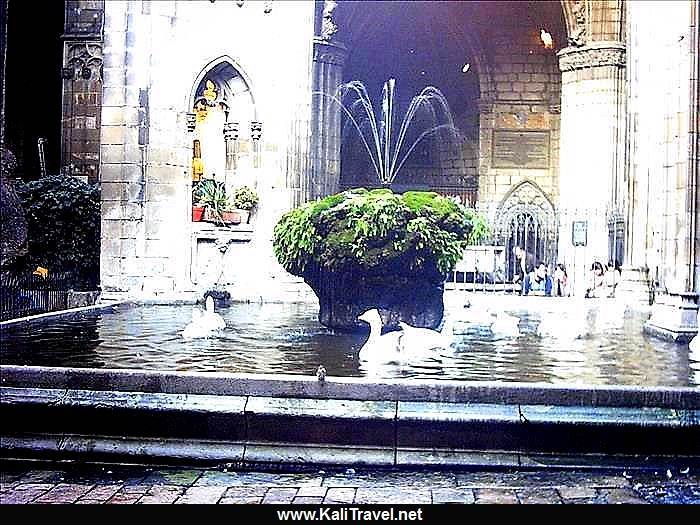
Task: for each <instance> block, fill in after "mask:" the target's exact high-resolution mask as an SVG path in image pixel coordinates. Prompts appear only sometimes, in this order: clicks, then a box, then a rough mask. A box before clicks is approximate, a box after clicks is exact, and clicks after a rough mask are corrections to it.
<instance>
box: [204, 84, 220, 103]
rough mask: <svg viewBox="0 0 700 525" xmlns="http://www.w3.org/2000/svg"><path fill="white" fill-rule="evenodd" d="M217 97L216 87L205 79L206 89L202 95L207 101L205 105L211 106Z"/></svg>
mask: <svg viewBox="0 0 700 525" xmlns="http://www.w3.org/2000/svg"><path fill="white" fill-rule="evenodd" d="M217 96H218V95H217V93H216V85H215V84H214V83H213V82H212V81H211V80H209V79H207V82H206V88H205V90H204V92H203V93H202V97H204V100H206V101H207V104H209V105H210V106H213V105H214V101H215V100H216V97H217Z"/></svg>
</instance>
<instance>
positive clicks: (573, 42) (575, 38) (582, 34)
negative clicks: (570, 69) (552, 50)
mask: <svg viewBox="0 0 700 525" xmlns="http://www.w3.org/2000/svg"><path fill="white" fill-rule="evenodd" d="M573 13H574V17H575V19H576V27H575V28H574V29H573V30H572V32H571V35H569V45H570V46H576V47H581V46H584V45H585V44H586V4H585V2H583V1H582V0H578V1H576V2H574V7H573Z"/></svg>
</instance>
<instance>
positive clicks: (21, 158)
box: [5, 0, 65, 180]
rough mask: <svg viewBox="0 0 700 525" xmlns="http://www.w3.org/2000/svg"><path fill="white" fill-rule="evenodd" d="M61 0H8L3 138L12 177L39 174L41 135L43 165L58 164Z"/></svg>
mask: <svg viewBox="0 0 700 525" xmlns="http://www.w3.org/2000/svg"><path fill="white" fill-rule="evenodd" d="M64 10H65V4H64V2H62V1H58V2H56V1H51V2H40V3H37V2H27V1H26V0H9V5H8V12H7V25H8V28H7V65H6V71H5V74H6V95H5V142H6V144H7V146H8V147H9V148H10V150H12V152H13V153H14V154H15V155H16V157H17V163H18V167H17V176H18V177H21V178H22V179H25V180H33V179H37V178H39V176H40V169H39V156H38V148H37V141H38V140H39V138H45V139H46V145H45V152H46V169H47V172H48V173H58V170H59V166H60V163H61V87H62V83H61V62H62V54H63V43H62V42H61V34H62V33H63V20H64Z"/></svg>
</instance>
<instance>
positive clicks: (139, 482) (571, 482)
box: [0, 461, 700, 504]
mask: <svg viewBox="0 0 700 525" xmlns="http://www.w3.org/2000/svg"><path fill="white" fill-rule="evenodd" d="M0 503H3V504H11V503H15V504H22V503H78V504H84V503H88V504H89V503H92V504H101V503H125V504H132V503H253V504H255V503H277V504H287V503H293V504H350V503H352V504H375V503H379V504H384V503H394V504H400V503H410V504H430V503H477V504H478V503H558V504H561V503H639V504H644V503H657V504H669V503H692V504H700V473H699V472H693V471H690V472H686V473H684V472H671V471H665V470H660V471H656V472H654V471H643V472H642V471H630V472H626V471H622V472H620V471H615V472H610V471H595V470H581V471H551V470H547V471H379V470H366V471H365V470H358V471H354V470H352V469H349V470H338V471H334V470H330V469H329V470H327V471H324V470H319V471H315V472H310V473H269V472H232V471H229V470H228V469H223V468H222V469H202V468H161V467H135V466H125V465H106V464H94V465H81V466H77V465H75V464H72V463H59V464H57V463H51V464H49V463H41V462H30V463H28V462H15V461H3V462H1V463H0Z"/></svg>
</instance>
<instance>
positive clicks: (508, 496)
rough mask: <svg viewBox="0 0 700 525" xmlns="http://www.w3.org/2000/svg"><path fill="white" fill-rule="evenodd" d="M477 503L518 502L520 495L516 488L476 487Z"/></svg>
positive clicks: (510, 503)
mask: <svg viewBox="0 0 700 525" xmlns="http://www.w3.org/2000/svg"><path fill="white" fill-rule="evenodd" d="M474 492H475V496H476V503H481V504H494V503H498V504H509V505H512V504H517V503H519V502H518V496H517V494H516V493H515V491H514V490H509V489H491V488H485V489H476V490H475V491H474Z"/></svg>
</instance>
